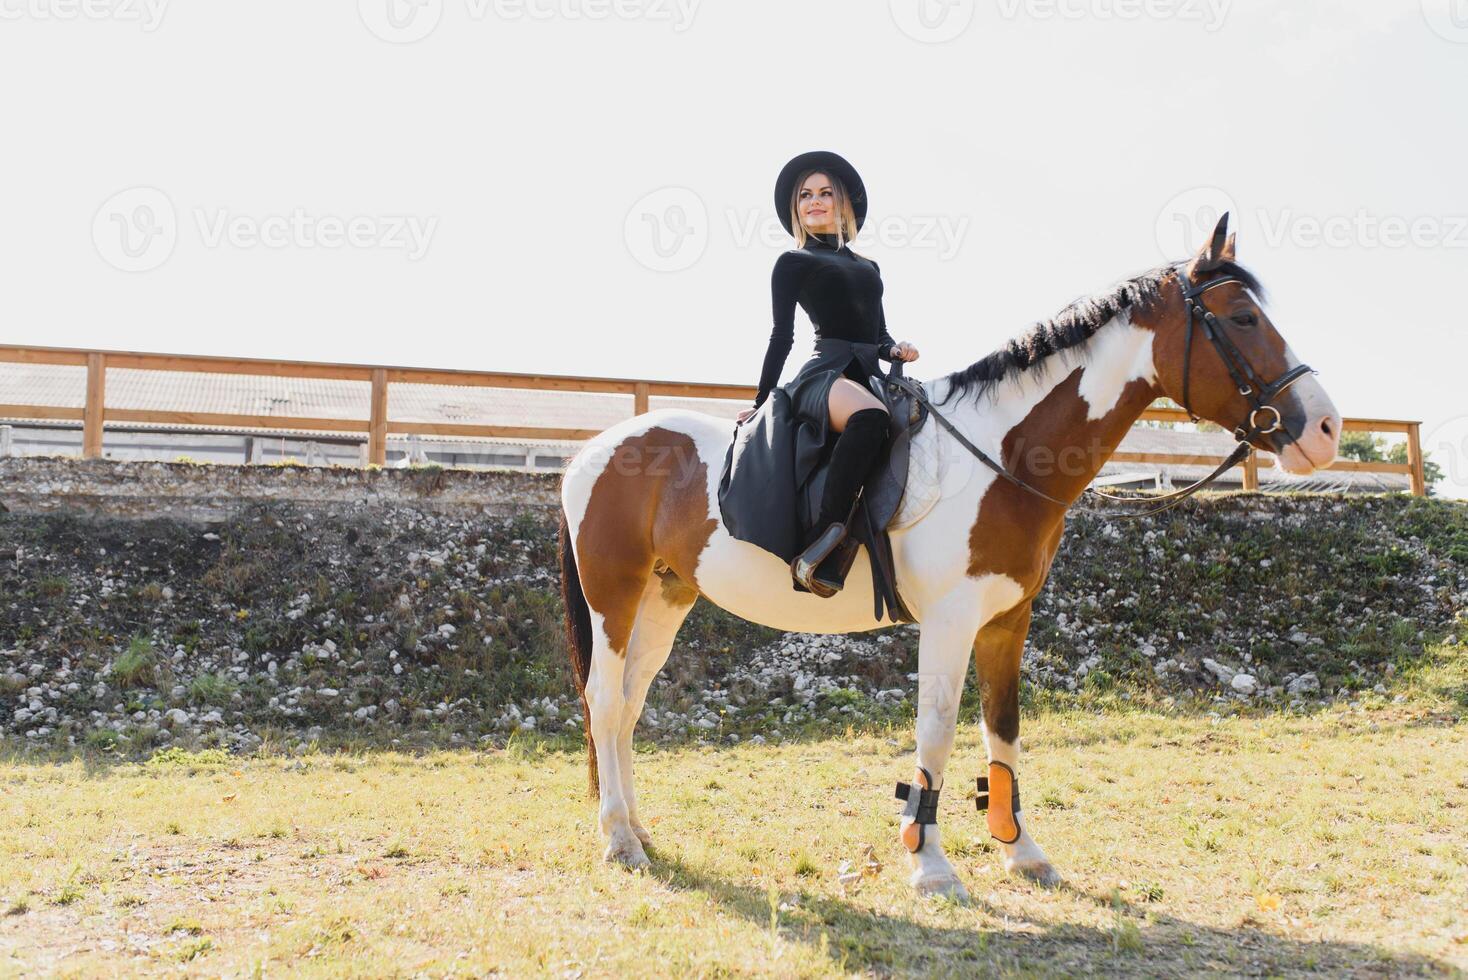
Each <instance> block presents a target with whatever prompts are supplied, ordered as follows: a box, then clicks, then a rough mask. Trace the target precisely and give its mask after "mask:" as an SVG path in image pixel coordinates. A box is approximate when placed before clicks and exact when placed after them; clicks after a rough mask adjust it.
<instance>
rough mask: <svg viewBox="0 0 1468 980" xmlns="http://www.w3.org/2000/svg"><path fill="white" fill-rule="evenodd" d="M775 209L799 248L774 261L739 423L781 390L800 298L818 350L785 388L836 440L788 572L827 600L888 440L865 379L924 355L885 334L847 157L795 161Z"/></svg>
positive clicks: (812, 155)
mask: <svg viewBox="0 0 1468 980" xmlns="http://www.w3.org/2000/svg"><path fill="white" fill-rule="evenodd" d="M775 212H776V213H777V214H778V215H779V216H780V221H781V223H783V224H784V226H785V230H786V231H788V232H790V233H791V234H792V235H794V236H795V243H796V245H797V246H798V247H797V248H794V249H791V250H789V251H787V252H785V253H784V254H782V255H781V256H780V257H779V258H778V259H777V260H776V261H775V270H774V273H773V274H772V276H771V281H770V287H771V293H772V300H773V303H772V305H773V309H774V321H775V325H774V329H773V330H772V331H771V332H770V346H769V349H768V350H767V351H766V352H765V360H764V367H763V370H761V372H760V381H759V394H758V396H756V398H755V400H754V406H753V407H752V408H749V409H746V410H745V411H744V412H741V413H740V415H739V419H738V420H739V421H740V422H743V421H744V420H745V419H747V418H749V416H750V415H752V414H754V412H755V411H756V410H757V409H758V408H759V407H760V405H762V404H763V403H764V401H765V399H766V398H768V397H769V394H770V391H771V390H772V389H773V388H774V387H775V386H776V385H775V382H776V381H777V380H778V379H779V377H780V371H781V370H782V369H783V368H784V366H785V358H786V357H787V356H788V355H789V353H790V347H791V345H792V343H793V339H794V328H795V304H796V303H797V302H799V303H800V306H801V308H802V309H804V310H805V312H806V314H807V315H809V317H810V321H811V325H812V326H813V327H814V328H815V337H816V342H815V350H814V351H813V352H812V353H811V356H810V358H809V359H807V360H806V362H805V363H804V364H803V365H801V367H800V370H799V372H797V373H796V375H795V377H794V378H792V379H791V380H790V381H789V382H788V383H786V384H784V385H781V386H780V387H781V389H782V390H783V391H784V392H785V393H786V394H787V395H788V396H789V397H790V404H791V407H792V410H793V412H794V415H795V416H796V417H797V418H798V419H801V420H804V421H806V422H809V423H810V424H811V425H813V426H814V427H815V429H816V431H817V432H818V433H819V441H820V443H821V444H822V445H824V444H825V443H826V442H827V440H828V439H829V434H830V433H831V432H836V433H839V438H838V439H837V440H836V444H835V445H834V446H833V447H832V448H831V457H830V460H831V461H830V466H829V468H828V469H827V471H826V477H825V479H826V483H825V486H824V487H823V488H822V493H821V504H820V511H819V515H818V517H817V520H816V522H815V525H814V527H813V529H812V534H811V535H810V536H809V537H808V538H807V539H806V541H805V542H804V546H803V547H804V550H803V551H802V553H801V554H799V555H797V556H796V557H795V558H794V560H792V561H791V563H790V571H791V575H792V576H793V577H794V579H795V581H796V582H797V583H798V584H799V586H800V587H802V588H804V589H806V590H808V591H810V592H812V593H814V594H815V595H818V596H821V597H823V598H829V597H830V596H833V595H835V594H836V593H837V592H838V591H840V589H841V587H842V585H843V584H844V582H845V578H846V574H847V572H848V571H849V570H850V568H851V564H852V561H853V560H854V559H855V557H856V549H857V547H858V545H857V542H856V541H855V540H854V539H853V538H849V537H848V535H847V532H848V530H849V529H850V520H851V517H852V515H853V514H854V512H855V506H856V498H857V494H858V493H859V492H860V491H861V487H862V485H863V484H864V483H865V482H866V480H867V477H868V476H869V475H870V473H871V470H872V467H873V465H874V464H875V463H876V461H877V459H878V458H879V456H880V453H881V451H882V447H883V444H884V443H885V442H886V440H887V434H888V425H889V419H888V415H887V409H886V408H885V407H884V406H883V404H882V402H881V400H879V399H878V398H877V397H876V396H875V395H874V394H873V393H872V391H871V389H870V387H869V385H868V380H869V379H870V378H872V377H880V376H881V369H880V367H879V366H878V365H877V360H878V359H881V360H884V361H892V360H898V361H915V360H917V358H918V351H917V348H916V347H914V346H913V345H912V344H909V343H907V342H905V341H904V342H902V343H898V342H897V341H895V340H893V339H892V336H891V334H889V333H888V332H887V319H886V316H885V315H884V313H883V310H882V270H881V268H880V267H879V266H878V265H877V263H876V262H873V261H872V260H871V259H869V258H867V257H865V256H863V255H858V254H857V253H856V252H853V251H852V250H851V246H850V245H849V244H847V243H848V241H849V240H850V239H852V238H854V237H855V236H856V234H857V232H859V231H860V230H861V226H862V222H864V221H865V220H866V213H867V196H866V187H865V186H864V185H863V183H862V179H861V176H860V175H859V174H857V172H856V169H855V168H854V167H852V165H851V164H850V163H848V162H847V161H846V160H845V159H843V158H842V157H841V156H839V155H837V154H835V153H832V152H830V151H826V150H813V151H811V152H809V153H802V154H801V155H799V156H797V157H795V158H794V159H792V160H791V161H790V162H789V163H787V164H785V166H784V168H782V169H781V171H780V176H779V177H778V178H777V179H776V181H775Z"/></svg>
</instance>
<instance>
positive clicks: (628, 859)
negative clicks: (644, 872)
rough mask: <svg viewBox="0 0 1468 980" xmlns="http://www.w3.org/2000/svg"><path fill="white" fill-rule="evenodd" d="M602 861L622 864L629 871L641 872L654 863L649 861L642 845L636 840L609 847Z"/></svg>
mask: <svg viewBox="0 0 1468 980" xmlns="http://www.w3.org/2000/svg"><path fill="white" fill-rule="evenodd" d="M602 860H604V861H606V863H607V864H620V865H621V866H622V867H624V868H626V869H627V870H629V871H639V870H641V869H643V868H649V867H651V866H652V862H651V861H649V860H648V859H647V854H646V853H644V851H643V850H642V844H641V843H640V842H639V841H638V840H637V839H636V838H633V839H632V840H629V841H623V842H620V843H615V844H609V845H607V852H606V854H604V855H602Z"/></svg>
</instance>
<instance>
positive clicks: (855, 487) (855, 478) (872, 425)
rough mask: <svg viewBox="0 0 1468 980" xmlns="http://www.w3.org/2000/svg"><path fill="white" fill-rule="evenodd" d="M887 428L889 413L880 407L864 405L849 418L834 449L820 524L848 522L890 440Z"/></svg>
mask: <svg viewBox="0 0 1468 980" xmlns="http://www.w3.org/2000/svg"><path fill="white" fill-rule="evenodd" d="M887 427H888V416H887V412H886V410H885V409H880V408H864V409H862V410H861V411H859V412H853V413H852V414H851V417H850V418H848V419H847V420H846V428H845V429H844V430H843V431H842V433H841V437H840V438H839V439H837V440H836V446H835V448H834V449H832V450H831V466H830V468H829V469H827V470H826V486H825V487H824V489H823V490H822V491H821V511H820V518H819V519H818V520H817V521H816V525H817V526H818V527H823V528H824V527H825V526H826V525H828V524H832V523H835V524H844V523H845V522H846V517H847V515H848V514H849V513H850V512H851V504H852V502H853V501H855V500H856V494H857V491H859V490H861V487H862V484H864V483H866V481H867V476H868V475H869V474H870V473H871V471H872V466H873V465H875V464H876V462H877V454H878V453H880V452H881V451H882V444H883V443H884V442H886V441H887Z"/></svg>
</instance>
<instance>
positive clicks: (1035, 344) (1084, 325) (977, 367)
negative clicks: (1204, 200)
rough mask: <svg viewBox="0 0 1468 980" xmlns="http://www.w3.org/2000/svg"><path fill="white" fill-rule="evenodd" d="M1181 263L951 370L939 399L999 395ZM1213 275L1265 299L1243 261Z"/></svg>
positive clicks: (1139, 300) (1145, 297) (1137, 302)
mask: <svg viewBox="0 0 1468 980" xmlns="http://www.w3.org/2000/svg"><path fill="white" fill-rule="evenodd" d="M1177 268H1178V266H1177V265H1176V264H1172V265H1164V266H1158V267H1157V268H1155V269H1152V270H1151V271H1149V272H1144V273H1142V274H1141V275H1139V276H1134V277H1133V278H1131V279H1126V280H1123V281H1122V282H1119V283H1117V284H1116V285H1115V286H1113V287H1112V288H1111V289H1109V290H1106V291H1104V292H1100V293H1097V294H1095V295H1094V296H1083V297H1081V298H1080V299H1077V300H1076V301H1074V302H1073V303H1071V304H1070V305H1069V306H1067V307H1066V308H1065V309H1063V310H1061V311H1060V312H1059V313H1057V314H1055V316H1053V317H1051V318H1050V319H1048V320H1042V321H1040V322H1038V323H1036V324H1035V325H1034V326H1032V327H1031V328H1030V329H1029V330H1027V331H1026V332H1025V333H1024V335H1023V336H1020V337H1016V338H1015V339H1013V340H1011V341H1009V342H1008V343H1007V344H1005V345H1004V346H1003V347H1001V348H1000V349H999V350H996V351H995V352H994V353H992V354H989V355H987V356H985V357H983V358H981V359H979V360H977V361H975V362H974V363H972V364H970V365H969V366H968V367H966V368H964V369H962V370H960V371H954V372H952V373H951V374H947V375H945V376H944V377H943V378H941V379H940V380H942V381H945V382H947V388H946V390H945V392H944V394H943V397H942V399H941V400H940V401H938V402H937V404H939V405H943V404H946V403H947V402H949V401H950V400H952V399H955V398H957V399H961V398H963V397H964V396H965V395H973V397H974V399H975V401H977V400H978V399H979V398H980V397H981V396H983V395H986V394H993V393H994V391H995V389H997V387H998V385H999V383H1000V382H1002V381H1004V380H1006V379H1009V378H1013V377H1015V376H1017V375H1020V374H1023V373H1024V372H1026V371H1028V370H1030V369H1031V368H1032V367H1034V366H1035V365H1036V364H1039V363H1040V362H1041V361H1044V360H1046V359H1047V358H1049V357H1051V356H1052V355H1055V354H1059V353H1061V352H1063V351H1072V350H1075V349H1076V348H1080V347H1082V346H1083V345H1084V344H1085V343H1086V341H1088V340H1090V339H1091V337H1092V336H1094V335H1095V333H1096V331H1097V330H1100V329H1101V328H1102V327H1104V326H1105V325H1106V324H1108V323H1110V322H1111V321H1112V320H1114V319H1116V318H1117V317H1118V316H1120V315H1121V314H1122V313H1124V312H1126V311H1127V310H1130V309H1133V308H1140V309H1146V308H1147V306H1148V305H1149V304H1151V303H1154V302H1156V301H1157V299H1158V298H1159V297H1160V295H1161V292H1162V283H1163V280H1164V279H1166V277H1167V276H1168V275H1169V274H1170V273H1172V272H1174V271H1176V270H1177ZM1213 274H1215V275H1220V276H1222V275H1229V276H1235V277H1237V278H1238V279H1239V280H1240V281H1241V282H1243V284H1244V285H1245V286H1247V287H1248V288H1249V289H1251V290H1253V292H1254V295H1255V296H1258V297H1259V298H1260V299H1261V300H1262V299H1263V296H1264V291H1263V287H1262V286H1260V284H1259V280H1258V279H1256V278H1255V277H1254V274H1253V273H1251V272H1249V271H1248V270H1247V269H1244V268H1243V267H1242V266H1239V265H1237V264H1236V263H1233V262H1224V263H1222V264H1220V265H1219V266H1218V267H1217V269H1215V270H1213ZM1077 353H1082V354H1083V353H1084V352H1083V351H1079V352H1077Z"/></svg>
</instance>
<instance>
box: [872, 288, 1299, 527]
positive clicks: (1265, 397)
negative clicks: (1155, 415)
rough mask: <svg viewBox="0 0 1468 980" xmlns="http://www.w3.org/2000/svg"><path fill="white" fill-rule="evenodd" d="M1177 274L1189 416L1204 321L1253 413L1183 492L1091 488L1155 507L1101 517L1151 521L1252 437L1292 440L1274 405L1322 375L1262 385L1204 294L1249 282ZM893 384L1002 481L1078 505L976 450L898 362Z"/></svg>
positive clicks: (1242, 453) (1247, 448)
mask: <svg viewBox="0 0 1468 980" xmlns="http://www.w3.org/2000/svg"><path fill="white" fill-rule="evenodd" d="M1175 271H1176V273H1177V278H1178V285H1179V286H1180V287H1181V289H1182V293H1183V305H1184V307H1186V309H1187V312H1188V332H1187V333H1186V334H1185V335H1184V336H1185V339H1184V341H1183V398H1182V407H1183V411H1185V412H1187V413H1188V418H1190V419H1191V420H1192V421H1194V422H1197V421H1198V416H1197V415H1196V414H1195V413H1194V412H1193V409H1192V407H1191V406H1190V405H1189V403H1188V377H1189V373H1190V367H1191V363H1190V362H1191V360H1192V356H1193V328H1194V327H1196V326H1197V325H1198V324H1199V323H1201V324H1202V325H1203V336H1205V337H1207V338H1208V339H1209V340H1210V341H1212V342H1213V347H1214V349H1215V350H1217V351H1218V356H1219V357H1220V358H1221V359H1222V360H1223V366H1224V367H1225V368H1227V369H1228V373H1229V377H1231V378H1233V381H1234V385H1235V386H1236V387H1237V388H1238V391H1239V394H1241V395H1243V396H1244V397H1245V398H1247V399H1249V414H1248V416H1247V417H1246V418H1245V419H1244V421H1243V422H1241V423H1240V424H1239V425H1237V426H1235V427H1234V430H1233V434H1234V438H1235V439H1237V440H1238V444H1237V445H1236V446H1234V449H1233V452H1231V453H1230V454H1229V455H1228V458H1227V459H1225V460H1224V461H1223V462H1222V463H1221V464H1219V466H1218V468H1217V469H1215V470H1214V471H1213V472H1212V473H1209V474H1208V475H1207V476H1205V477H1204V478H1203V479H1201V480H1199V481H1198V482H1197V483H1193V484H1190V485H1188V486H1186V487H1183V488H1182V489H1181V490H1174V491H1173V492H1171V493H1165V494H1162V495H1161V496H1158V497H1142V498H1138V497H1118V496H1116V495H1115V494H1109V493H1102V492H1101V491H1099V490H1096V489H1095V488H1093V487H1087V488H1086V492H1088V493H1090V494H1092V495H1093V496H1096V497H1100V498H1101V499H1102V500H1109V501H1111V502H1113V503H1125V504H1132V503H1138V502H1144V503H1148V504H1152V505H1154V506H1151V507H1148V508H1147V509H1146V510H1140V511H1133V512H1131V513H1125V512H1123V513H1119V514H1118V513H1115V512H1113V511H1100V510H1097V511H1093V513H1096V514H1100V515H1103V516H1106V517H1151V516H1152V515H1154V514H1160V513H1162V512H1163V511H1165V510H1168V509H1170V508H1172V507H1176V506H1177V505H1178V504H1179V503H1181V502H1182V501H1183V500H1184V499H1185V498H1187V497H1191V496H1192V495H1193V494H1195V493H1197V492H1198V491H1199V490H1201V489H1203V488H1204V487H1206V486H1208V485H1209V484H1211V483H1212V482H1213V481H1214V480H1217V479H1218V478H1219V477H1220V476H1222V475H1223V474H1225V473H1227V472H1228V471H1229V470H1231V469H1233V468H1234V467H1235V466H1237V465H1239V464H1240V463H1242V462H1243V461H1244V460H1246V459H1248V458H1249V454H1250V453H1252V452H1253V451H1254V447H1253V446H1251V445H1250V444H1249V440H1250V439H1253V438H1254V437H1255V436H1260V435H1268V434H1270V433H1272V432H1280V431H1284V432H1285V435H1286V437H1288V435H1289V433H1288V432H1287V431H1285V430H1284V428H1283V426H1284V416H1282V415H1281V414H1280V411H1279V409H1278V408H1276V407H1275V406H1274V405H1273V404H1272V403H1273V401H1274V400H1275V399H1276V398H1278V397H1279V396H1280V394H1281V393H1283V392H1284V390H1285V389H1286V388H1288V387H1289V386H1290V385H1292V384H1294V383H1295V382H1296V381H1298V380H1300V379H1301V378H1303V377H1304V376H1305V375H1307V374H1314V373H1316V372H1315V371H1314V369H1313V368H1310V367H1308V366H1307V365H1304V364H1296V365H1295V366H1294V367H1292V368H1290V369H1289V370H1287V371H1285V373H1284V374H1282V375H1280V376H1279V377H1278V378H1276V379H1275V380H1274V381H1271V382H1269V383H1268V384H1263V383H1261V382H1260V381H1259V375H1258V373H1257V372H1256V371H1255V370H1254V366H1253V365H1252V364H1250V363H1249V359H1248V358H1247V357H1245V356H1244V353H1243V351H1241V350H1239V348H1238V346H1237V345H1236V344H1234V342H1233V341H1232V340H1230V339H1229V336H1228V334H1227V333H1226V332H1225V331H1224V329H1223V324H1222V322H1221V321H1219V319H1218V317H1217V316H1216V315H1215V314H1214V313H1213V312H1212V311H1211V310H1209V309H1208V308H1207V307H1206V306H1204V305H1203V301H1202V299H1201V298H1200V297H1201V296H1202V295H1203V294H1204V293H1206V292H1207V291H1208V290H1210V289H1212V288H1213V287H1214V286H1221V285H1223V284H1224V283H1226V282H1236V283H1239V284H1240V285H1244V286H1247V285H1248V283H1246V282H1244V280H1243V279H1240V278H1239V277H1238V276H1234V275H1222V276H1219V277H1218V278H1216V279H1209V280H1207V281H1205V282H1200V283H1198V284H1197V285H1196V286H1193V285H1189V283H1188V273H1187V268H1186V266H1182V267H1179V268H1178V269H1176V270H1175ZM887 383H888V384H891V385H894V386H896V387H898V388H900V389H902V390H903V391H905V392H907V393H908V394H910V395H912V396H913V398H915V399H916V400H917V401H918V403H919V404H921V405H923V406H924V407H926V408H927V410H928V412H929V413H930V414H931V415H932V416H933V418H934V419H935V420H936V421H937V422H938V424H939V425H941V426H942V427H943V428H945V429H947V430H948V432H949V434H951V435H952V436H953V437H954V438H955V439H957V440H958V442H959V444H960V445H962V446H963V447H964V448H965V449H967V450H968V451H969V452H970V453H972V454H973V455H974V456H975V457H977V458H978V460H979V462H981V463H983V464H984V465H985V466H987V467H989V469H991V470H993V471H994V472H995V473H996V474H998V475H999V476H1000V477H1002V478H1004V479H1005V480H1008V481H1009V482H1010V483H1013V484H1014V485H1015V486H1017V487H1020V488H1021V489H1024V490H1027V491H1029V492H1030V493H1032V494H1034V495H1035V496H1037V497H1040V498H1042V499H1044V500H1048V501H1050V502H1051V503H1053V504H1059V505H1060V506H1061V508H1062V509H1069V508H1070V507H1071V506H1072V503H1071V502H1069V501H1065V500H1059V499H1057V498H1055V497H1052V496H1050V495H1049V494H1048V493H1046V492H1045V491H1043V490H1040V489H1037V488H1036V487H1033V486H1031V485H1030V484H1029V483H1027V482H1025V481H1024V480H1022V479H1020V478H1019V477H1017V476H1015V475H1014V474H1013V473H1011V472H1009V470H1007V469H1005V468H1004V466H1003V465H1001V464H999V463H997V462H995V461H994V460H993V459H991V458H990V457H989V455H988V454H987V453H985V452H984V451H983V450H982V449H980V448H979V447H978V446H975V445H974V444H973V443H972V442H971V441H969V439H968V437H967V436H965V435H964V434H963V433H962V432H960V431H958V429H957V427H955V426H954V424H953V423H952V422H950V421H948V419H946V418H945V417H944V416H943V415H942V414H941V413H939V411H938V410H937V409H936V408H934V407H933V403H932V402H930V401H928V396H927V393H926V392H925V391H924V390H923V388H922V386H921V385H918V384H915V383H914V382H912V381H910V380H908V379H907V378H905V377H903V376H902V362H901V361H893V362H892V368H891V373H890V374H889V375H888V377H887ZM1265 412H1268V413H1269V414H1270V415H1272V416H1273V420H1272V421H1270V422H1269V424H1268V427H1267V428H1266V427H1265V426H1263V425H1261V424H1260V423H1259V416H1260V414H1261V413H1265ZM1245 426H1247V428H1245ZM1157 505H1160V506H1157Z"/></svg>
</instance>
